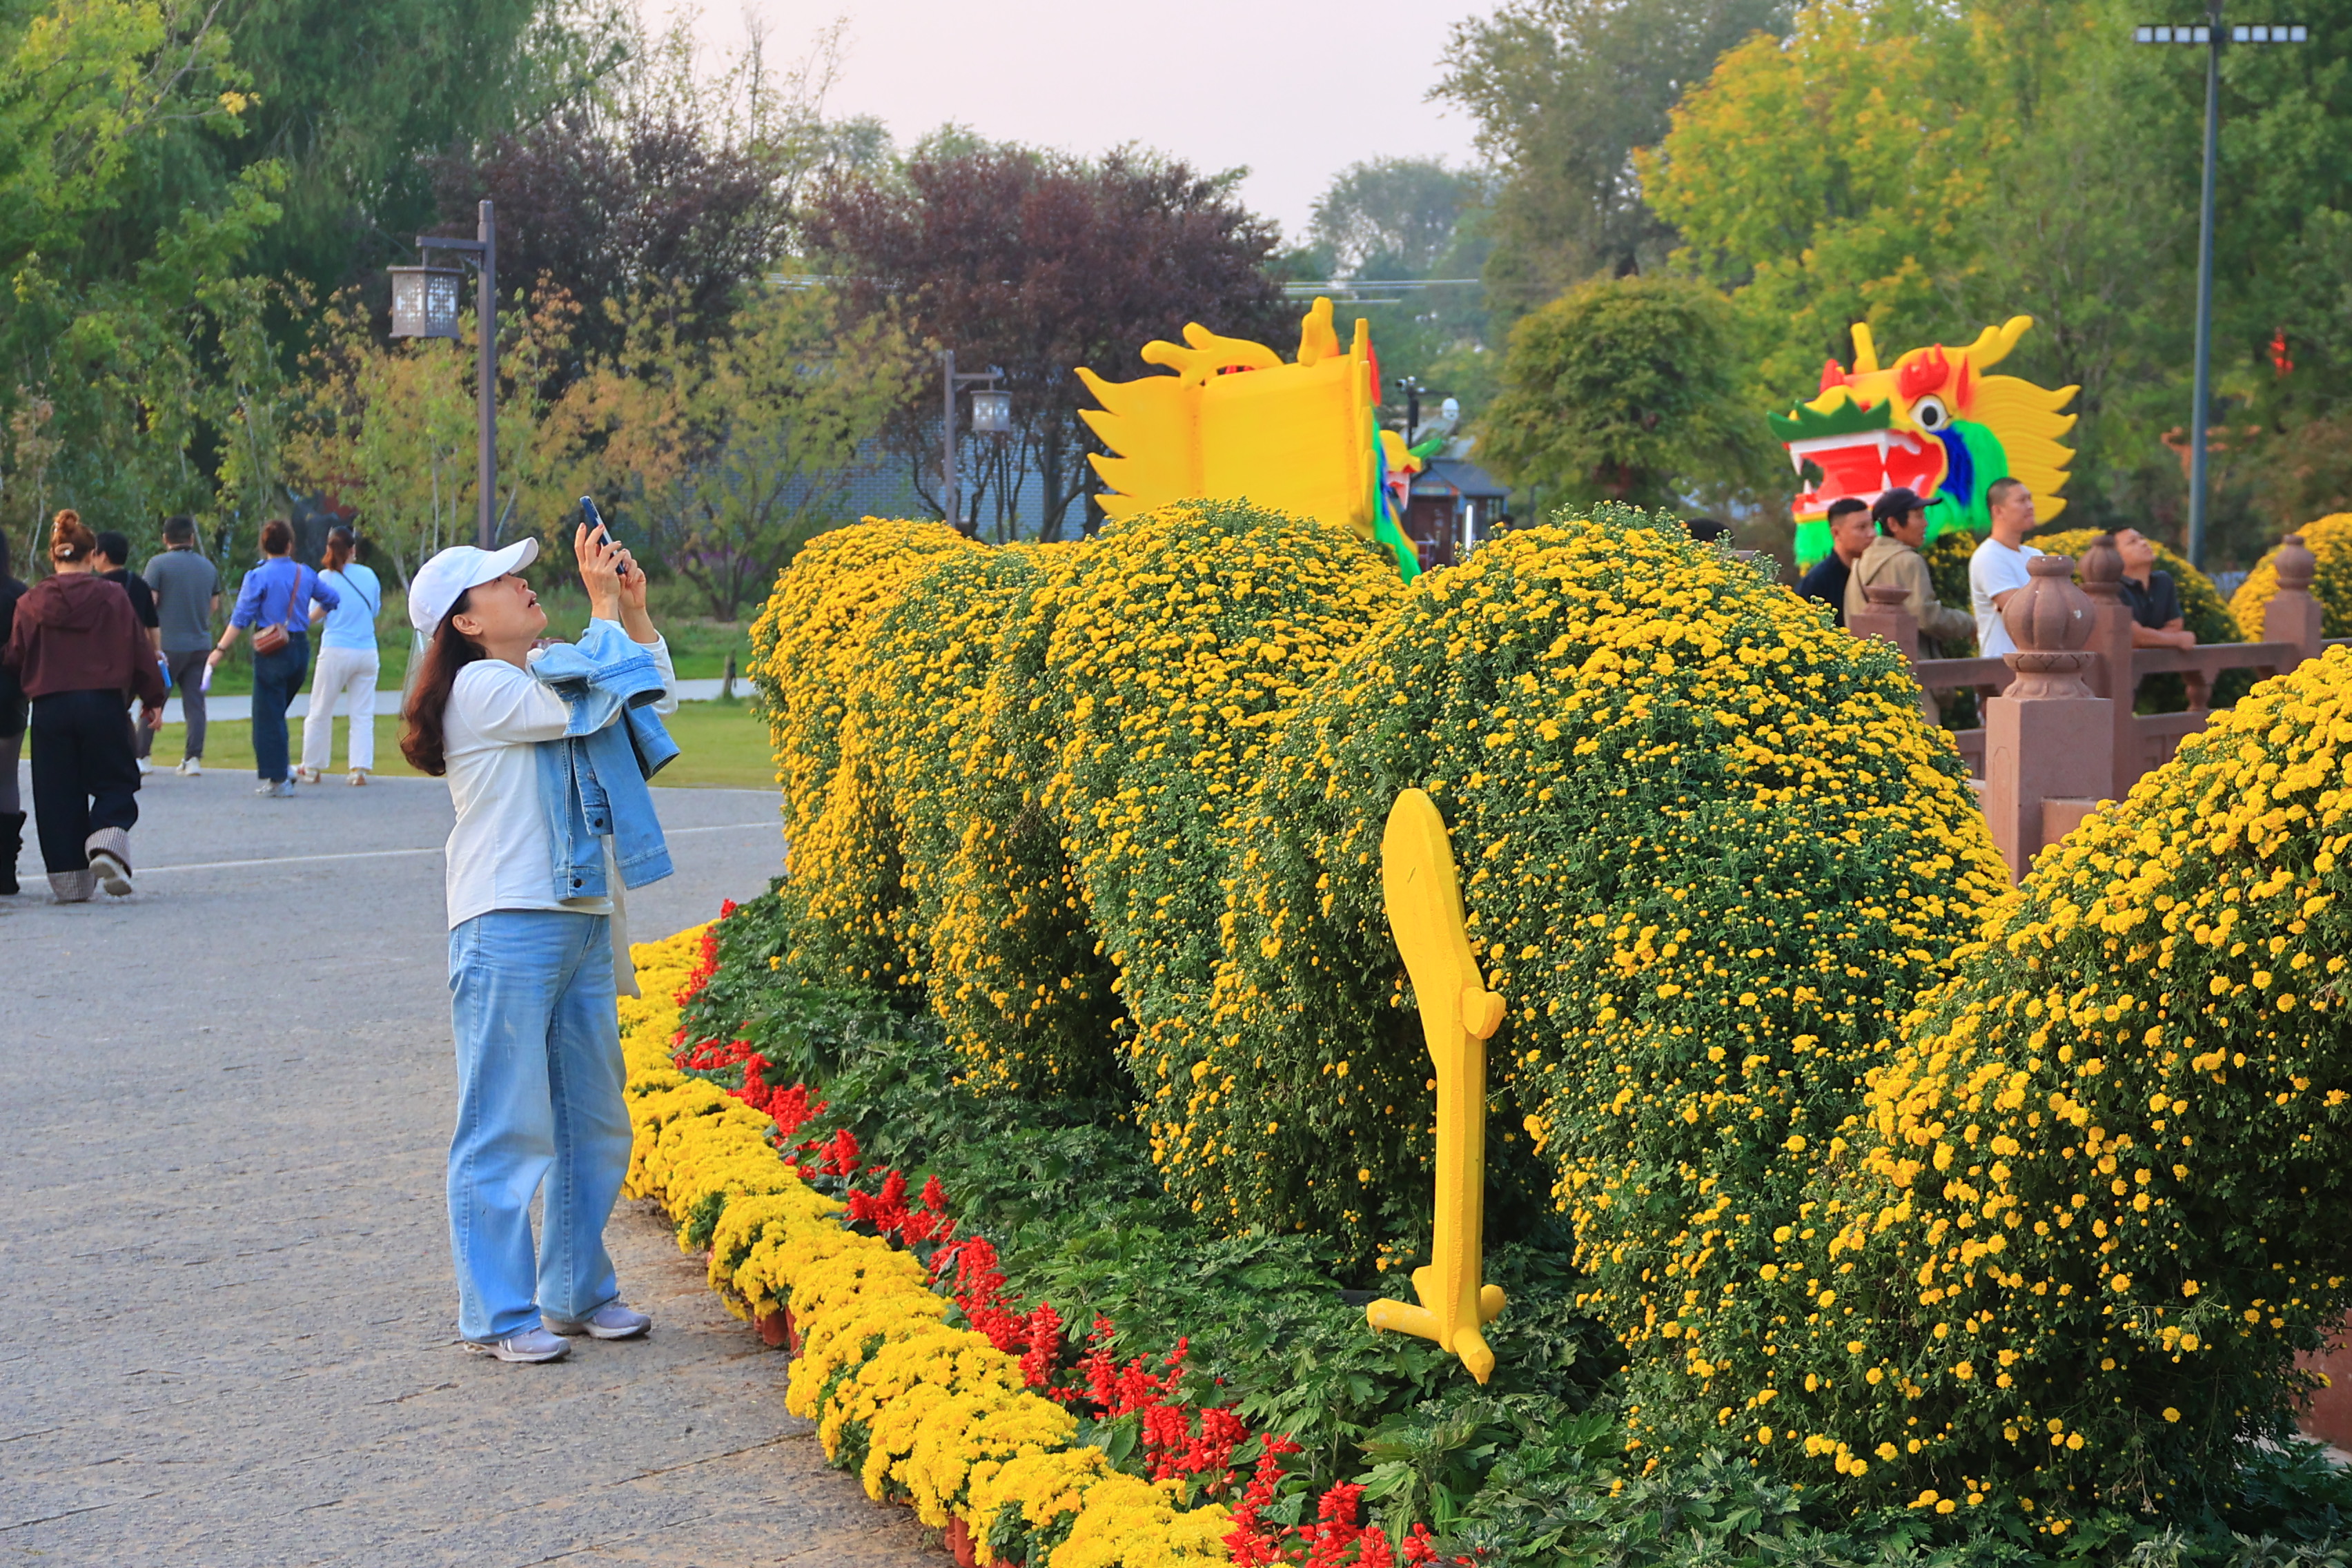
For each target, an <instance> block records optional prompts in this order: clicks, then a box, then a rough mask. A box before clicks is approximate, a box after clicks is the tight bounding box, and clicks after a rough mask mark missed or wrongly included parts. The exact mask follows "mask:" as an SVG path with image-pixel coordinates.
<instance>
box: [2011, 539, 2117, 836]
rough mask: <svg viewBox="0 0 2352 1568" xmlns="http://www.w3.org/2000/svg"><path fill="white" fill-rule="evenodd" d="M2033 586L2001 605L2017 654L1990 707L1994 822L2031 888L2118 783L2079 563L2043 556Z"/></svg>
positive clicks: (2111, 722)
mask: <svg viewBox="0 0 2352 1568" xmlns="http://www.w3.org/2000/svg"><path fill="white" fill-rule="evenodd" d="M2026 571H2027V573H2028V574H2029V575H2028V578H2027V581H2026V584H2025V586H2024V587H2022V588H2020V589H2018V590H2017V592H2015V593H2014V594H2012V595H2010V599H2009V603H2008V604H2006V605H2002V606H2001V612H2000V618H2001V623H2002V624H2003V625H2004V626H2007V627H2008V628H2009V635H2010V638H2011V640H2012V641H2013V642H2015V643H2016V644H2017V651H2016V652H2015V653H2012V654H2009V655H2007V656H2005V657H2006V662H2007V663H2008V665H2009V668H2011V671H2013V672H2014V674H2015V679H2012V680H2011V682H2010V685H2009V689H2008V690H2007V691H2005V692H2003V693H2002V694H2001V695H2000V696H1999V697H1996V698H1993V699H1991V700H1990V701H1988V702H1987V703H1986V704H1985V789H1984V811H1985V820H1986V822H1987V824H1988V825H1989V826H1990V827H1991V829H1992V841H1993V845H1994V847H1997V848H1998V849H2000V858H2002V859H2003V860H2006V861H2007V862H2009V874H2010V876H2011V879H2014V880H2020V881H2021V880H2023V879H2024V877H2025V873H2026V870H2027V868H2029V867H2031V866H2032V863H2033V857H2034V856H2035V855H2036V854H2037V853H2039V852H2040V851H2041V849H2042V846H2044V845H2045V844H2049V843H2052V842H2054V841H2055V840H2057V839H2058V838H2061V837H2064V835H2065V834H2066V833H2067V831H2068V830H2070V829H2071V828H2072V827H2073V826H2074V825H2075V824H2076V823H2079V822H2080V821H2082V819H2083V818H2084V816H2088V815H2090V812H2091V810H2092V809H2093V808H2094V807H2095V806H2096V805H2097V804H2098V802H2099V800H2100V798H2101V797H2102V796H2105V795H2107V794H2108V788H2109V785H2110V784H2111V783H2112V781H2113V779H2114V776H2115V748H2114V736H2115V719H2114V712H2113V705H2112V704H2111V703H2110V702H2109V701H2108V700H2107V699H2105V698H2104V697H2098V696H2095V695H2093V693H2092V691H2091V689H2090V688H2089V687H2088V686H2087V685H2085V684H2084V680H2083V674H2084V669H2085V668H2087V667H2088V666H2089V665H2090V664H2091V663H2092V661H2093V659H2094V658H2095V655H2094V654H2092V653H2091V651H2090V649H2089V644H2090V641H2091V636H2092V633H2093V632H2094V631H2095V629H2096V628H2097V624H2098V621H2097V615H2096V611H2095V608H2094V606H2093V605H2092V602H2091V599H2090V596H2089V595H2086V594H2084V592H2083V590H2081V589H2080V588H2077V587H2076V586H2074V561H2073V559H2072V558H2071V557H2068V556H2064V555H2037V556H2035V557H2034V558H2033V559H2032V560H2031V561H2029V562H2027V563H2026Z"/></svg>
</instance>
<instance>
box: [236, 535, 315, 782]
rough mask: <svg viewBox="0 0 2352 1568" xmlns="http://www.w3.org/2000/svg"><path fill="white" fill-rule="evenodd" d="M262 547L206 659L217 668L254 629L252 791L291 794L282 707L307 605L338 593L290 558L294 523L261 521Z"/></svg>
mask: <svg viewBox="0 0 2352 1568" xmlns="http://www.w3.org/2000/svg"><path fill="white" fill-rule="evenodd" d="M261 552H262V554H263V555H264V556H266V557H267V558H268V559H266V560H264V561H263V562H262V563H261V564H260V565H258V566H257V567H255V568H254V569H253V570H252V571H250V572H247V574H245V581H244V582H243V583H240V584H237V590H236V609H234V610H232V611H231V612H229V617H228V630H227V631H226V633H224V634H223V635H222V637H221V640H220V641H219V642H218V643H217V644H215V646H214V648H213V651H212V652H211V653H209V654H207V655H206V656H205V664H206V665H207V666H210V667H215V668H217V667H218V665H219V664H220V661H221V660H222V659H224V658H227V657H228V650H229V649H230V648H232V647H236V634H237V633H238V632H240V631H242V630H244V629H245V628H246V627H247V626H250V627H252V628H253V771H254V773H255V775H256V776H257V778H259V780H260V781H261V782H260V784H258V785H257V787H256V788H255V790H254V792H253V793H254V794H256V795H276V796H278V798H280V799H290V798H292V796H293V794H294V779H293V769H292V768H291V767H290V766H289V765H288V762H287V755H286V750H287V746H286V709H287V706H288V705H289V703H291V702H292V701H293V700H294V694H295V693H296V692H298V691H299V690H301V689H302V677H303V676H305V675H307V674H308V673H310V606H311V605H313V604H319V605H325V606H326V607H327V608H328V609H330V610H331V609H333V608H334V607H335V606H336V605H340V604H341V603H342V602H343V596H342V595H341V594H339V593H337V592H336V591H335V590H334V588H333V587H332V586H331V585H330V584H325V583H321V582H320V580H319V574H317V573H316V572H313V571H311V570H310V568H309V567H308V566H305V565H303V564H302V563H300V562H299V561H297V560H295V559H294V525H293V524H292V523H290V522H289V521H286V520H285V519H284V518H282V517H273V518H271V519H270V520H269V521H268V522H267V523H265V524H263V525H262V530H261Z"/></svg>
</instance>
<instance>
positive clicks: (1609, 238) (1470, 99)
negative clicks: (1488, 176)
mask: <svg viewBox="0 0 2352 1568" xmlns="http://www.w3.org/2000/svg"><path fill="white" fill-rule="evenodd" d="M1790 9H1791V7H1790V5H1788V4H1787V3H1786V0H1631V3H1622V0H1614V3H1612V0H1507V3H1506V4H1504V5H1499V6H1497V7H1496V8H1495V10H1494V11H1493V12H1492V14H1490V15H1486V16H1475V17H1472V18H1470V19H1468V20H1465V21H1462V22H1458V23H1456V24H1454V28H1453V36H1452V38H1451V40H1450V41H1449V43H1448V45H1447V47H1446V52H1445V59H1444V71H1445V74H1444V77H1443V78H1441V79H1440V80H1439V82H1438V84H1437V87H1436V89H1435V93H1436V96H1438V97H1440V98H1444V99H1446V100H1450V101H1451V102H1453V103H1454V105H1455V106H1457V107H1458V108H1460V109H1462V110H1465V111H1466V112H1467V113H1468V114H1469V115H1470V117H1471V118H1472V119H1473V120H1474V121H1475V122H1476V123H1477V127H1478V147H1479V151H1480V152H1481V153H1483V154H1484V155H1485V156H1486V158H1487V160H1488V161H1489V162H1490V163H1492V164H1493V166H1494V167H1495V168H1496V170H1497V171H1498V172H1499V174H1500V189H1499V190H1498V192H1497V193H1496V201H1495V212H1494V218H1493V221H1492V222H1491V224H1489V225H1488V226H1487V227H1486V232H1487V234H1488V235H1489V236H1490V237H1491V239H1492V241H1493V244H1494V249H1493V252H1492V255H1491V256H1490V258H1488V259H1487V262H1486V274H1485V275H1486V284H1487V289H1488V297H1489V300H1490V302H1491V304H1492V305H1493V307H1494V308H1495V309H1496V310H1497V311H1499V312H1501V313H1502V314H1503V315H1504V317H1505V318H1506V319H1510V318H1514V317H1517V316H1518V315H1520V314H1523V313H1524V312H1526V311H1528V310H1534V309H1535V308H1536V307H1538V306H1539V305H1541V304H1543V303H1544V302H1546V301H1547V300H1551V299H1553V298H1555V297H1557V296H1558V295H1559V293H1560V292H1561V291H1562V290H1564V289H1569V288H1570V287H1572V286H1574V285H1576V284H1579V283H1582V282H1584V281H1586V280H1588V279H1591V278H1594V277H1600V276H1620V275H1622V274H1624V273H1627V272H1631V271H1634V270H1643V271H1647V270H1651V269H1654V268H1656V267H1657V266H1658V265H1659V264H1661V263H1662V262H1664V259H1665V257H1666V253H1667V251H1668V250H1670V249H1671V248H1672V247H1673V245H1674V231H1673V230H1672V229H1671V228H1669V227H1668V226H1666V225H1665V224H1664V223H1663V222H1661V221H1660V219H1659V216H1658V215H1657V214H1656V213H1654V211H1652V210H1651V208H1650V207H1649V206H1648V205H1645V204H1644V201H1643V188H1642V185H1641V183H1640V182H1639V181H1637V180H1635V179H1634V178H1633V177H1632V169H1631V167H1630V163H1631V159H1632V156H1633V151H1634V149H1636V148H1641V147H1648V146H1652V145H1654V144H1655V143H1656V142H1657V141H1658V139H1659V138H1660V137H1662V136H1664V134H1665V132H1666V126H1667V120H1666V114H1667V110H1668V109H1669V108H1671V107H1672V106H1673V105H1674V103H1675V100H1677V99H1678V98H1679V97H1680V96H1681V95H1682V94H1683V93H1684V92H1685V89H1687V88H1688V87H1689V86H1690V84H1691V83H1693V82H1696V81H1698V80H1700V79H1703V78H1704V77H1705V76H1706V72H1707V70H1708V68H1709V67H1711V66H1712V65H1713V64H1714V63H1715V60H1716V58H1717V56H1718V55H1720V54H1721V53H1723V51H1724V50H1726V49H1727V48H1730V47H1732V46H1734V45H1736V44H1738V42H1739V40H1740V39H1742V38H1743V37H1747V36H1748V34H1749V33H1751V32H1754V31H1757V30H1759V29H1762V30H1763V31H1765V32H1767V33H1769V34H1778V33H1780V32H1782V31H1784V30H1785V29H1786V27H1787V26H1788V17H1789V13H1790Z"/></svg>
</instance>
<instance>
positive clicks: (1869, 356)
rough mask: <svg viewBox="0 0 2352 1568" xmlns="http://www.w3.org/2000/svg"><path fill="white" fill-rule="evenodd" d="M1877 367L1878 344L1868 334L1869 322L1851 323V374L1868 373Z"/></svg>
mask: <svg viewBox="0 0 2352 1568" xmlns="http://www.w3.org/2000/svg"><path fill="white" fill-rule="evenodd" d="M1877 368H1878V344H1877V343H1876V342H1873V341H1872V339H1871V336H1870V323H1869V322H1868V321H1856V322H1855V323H1854V324H1853V374H1856V375H1868V374H1871V373H1872V372H1873V371H1874V370H1876V369H1877Z"/></svg>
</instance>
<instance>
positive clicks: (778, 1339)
mask: <svg viewBox="0 0 2352 1568" xmlns="http://www.w3.org/2000/svg"><path fill="white" fill-rule="evenodd" d="M755 1326H756V1327H757V1328H758V1329H759V1331H760V1340H761V1343H763V1344H766V1345H768V1346H770V1347H771V1348H772V1347H774V1346H776V1345H780V1344H782V1343H783V1342H784V1340H785V1337H786V1332H787V1331H786V1330H785V1328H784V1314H783V1312H782V1311H774V1312H762V1313H761V1315H760V1319H759V1321H758V1323H757V1324H756V1325H755Z"/></svg>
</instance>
